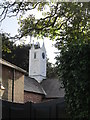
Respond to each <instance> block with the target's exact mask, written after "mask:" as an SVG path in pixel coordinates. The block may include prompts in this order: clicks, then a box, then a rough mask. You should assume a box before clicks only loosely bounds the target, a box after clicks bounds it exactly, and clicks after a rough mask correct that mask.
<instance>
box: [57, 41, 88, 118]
mask: <svg viewBox="0 0 90 120" xmlns="http://www.w3.org/2000/svg"><path fill="white" fill-rule="evenodd" d="M58 61H59V63H60V64H59V65H58V67H59V71H60V72H59V77H60V79H61V80H62V82H63V85H64V88H65V92H66V95H65V100H66V103H67V111H68V113H69V115H70V117H72V119H76V118H78V119H81V120H82V119H83V118H84V119H88V120H89V117H90V115H89V101H90V95H89V94H90V92H89V85H90V80H89V71H90V43H88V44H85V43H84V44H70V45H69V47H68V49H66V50H61V56H60V57H58Z"/></svg>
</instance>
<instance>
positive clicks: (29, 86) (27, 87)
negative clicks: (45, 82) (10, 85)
mask: <svg viewBox="0 0 90 120" xmlns="http://www.w3.org/2000/svg"><path fill="white" fill-rule="evenodd" d="M24 91H27V92H34V93H39V94H44V95H46V93H45V91H44V90H43V88H42V86H41V85H40V83H38V82H37V81H36V80H35V79H34V78H30V77H28V76H25V78H24Z"/></svg>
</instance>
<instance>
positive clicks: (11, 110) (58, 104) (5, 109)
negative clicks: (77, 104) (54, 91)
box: [0, 98, 67, 120]
mask: <svg viewBox="0 0 90 120" xmlns="http://www.w3.org/2000/svg"><path fill="white" fill-rule="evenodd" d="M0 102H1V101H0ZM66 118H67V115H66V112H65V102H64V98H60V99H56V100H51V101H48V102H42V103H31V102H27V103H25V104H19V103H12V102H8V101H2V120H3V119H9V120H14V119H19V120H20V119H26V120H38V119H41V120H44V119H49V120H52V119H56V120H61V119H66Z"/></svg>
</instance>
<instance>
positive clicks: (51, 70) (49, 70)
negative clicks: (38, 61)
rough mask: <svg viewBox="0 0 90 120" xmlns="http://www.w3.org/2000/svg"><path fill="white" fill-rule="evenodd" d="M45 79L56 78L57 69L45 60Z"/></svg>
mask: <svg viewBox="0 0 90 120" xmlns="http://www.w3.org/2000/svg"><path fill="white" fill-rule="evenodd" d="M46 75H47V78H56V77H57V67H56V66H55V65H53V64H52V63H50V62H49V61H48V60H47V74H46Z"/></svg>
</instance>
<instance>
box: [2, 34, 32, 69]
mask: <svg viewBox="0 0 90 120" xmlns="http://www.w3.org/2000/svg"><path fill="white" fill-rule="evenodd" d="M29 49H30V45H29V44H28V45H18V46H16V44H15V43H14V42H12V41H10V40H9V38H8V37H6V35H5V34H2V58H3V59H5V60H7V61H8V62H11V63H13V64H15V65H17V66H19V67H21V68H23V69H25V70H27V71H28V64H29V60H28V59H29Z"/></svg>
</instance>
